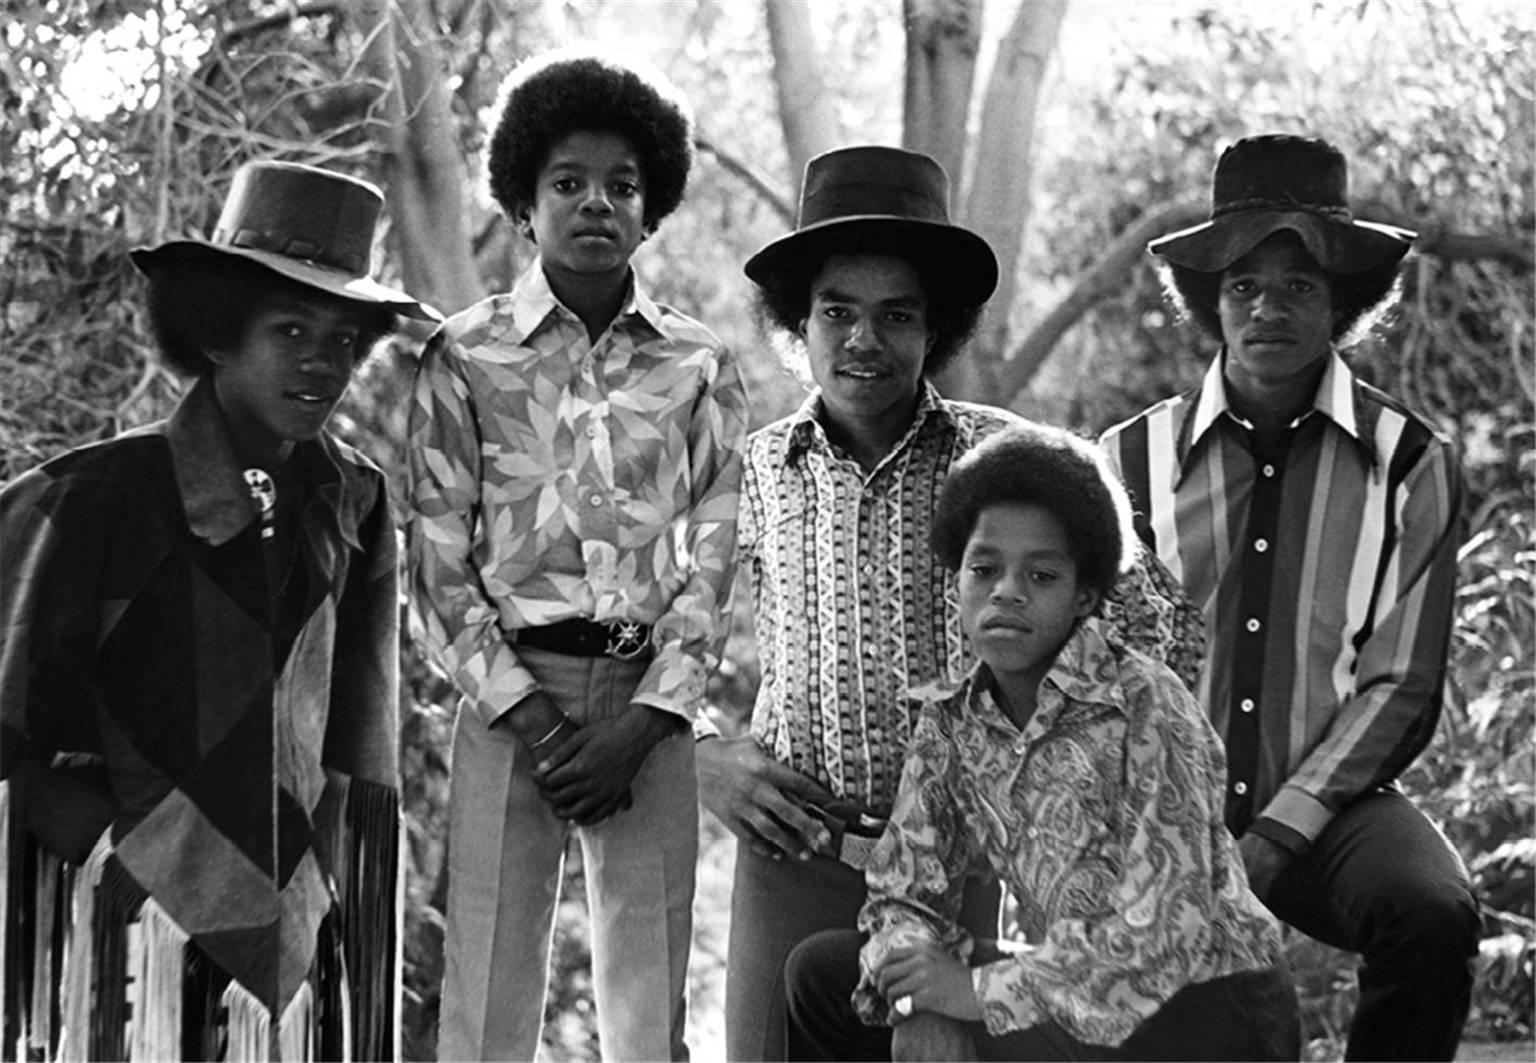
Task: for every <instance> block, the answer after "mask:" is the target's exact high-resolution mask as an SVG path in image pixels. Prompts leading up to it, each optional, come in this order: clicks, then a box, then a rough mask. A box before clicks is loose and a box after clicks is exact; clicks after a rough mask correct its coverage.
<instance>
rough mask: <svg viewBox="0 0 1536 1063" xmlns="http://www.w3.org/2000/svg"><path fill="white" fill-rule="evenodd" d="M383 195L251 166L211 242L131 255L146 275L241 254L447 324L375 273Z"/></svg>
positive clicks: (347, 182)
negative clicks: (168, 267) (376, 277)
mask: <svg viewBox="0 0 1536 1063" xmlns="http://www.w3.org/2000/svg"><path fill="white" fill-rule="evenodd" d="M383 209H384V196H383V194H382V193H381V192H380V191H379V190H378V188H376V187H375V186H373V185H372V184H369V183H368V182H367V181H362V180H359V179H358V178H356V177H348V176H346V175H345V174H339V173H333V172H331V171H330V170H322V169H320V168H318V167H315V166H303V165H300V164H298V163H292V162H248V163H246V164H245V165H244V166H242V167H240V169H239V170H238V171H237V172H236V173H235V180H234V183H233V184H232V185H230V189H229V196H228V197H227V198H226V199H225V200H224V210H223V211H222V212H221V213H220V214H219V221H218V224H217V225H215V226H214V230H213V235H212V237H210V238H209V239H207V240H199V239H186V240H169V241H167V242H165V243H163V244H160V245H159V246H157V247H140V248H135V249H134V250H133V251H131V252H129V255H130V257H131V258H132V259H133V263H134V265H136V266H138V267H139V269H141V270H143V271H144V272H145V273H146V274H148V273H153V272H154V271H155V270H156V269H159V268H161V267H163V266H166V265H169V264H171V263H173V262H186V261H190V260H196V259H198V258H206V257H208V256H214V255H221V256H233V257H236V258H243V259H247V260H249V261H251V262H256V263H258V264H260V265H262V266H265V267H266V268H267V269H270V270H272V271H273V272H274V273H278V274H281V275H282V276H284V277H287V278H288V279H289V280H293V281H297V282H298V283H300V284H303V285H306V286H308V287H310V288H315V289H317V290H319V291H321V292H324V293H326V294H327V295H334V296H337V297H339V298H342V299H350V300H353V301H355V302H359V303H369V304H373V305H378V306H382V307H386V308H388V309H390V310H393V311H394V312H395V313H397V314H403V315H404V316H406V317H412V318H416V319H417V320H420V321H441V320H442V315H441V314H439V313H438V312H437V311H436V310H434V309H433V308H432V307H430V306H428V305H426V304H425V303H422V302H420V301H419V300H416V299H413V298H411V297H410V296H409V295H407V294H406V293H404V292H402V291H397V290H396V289H394V288H390V287H387V286H385V285H383V284H380V283H379V282H378V281H376V280H374V279H373V277H372V276H371V273H372V261H373V244H374V236H375V233H376V231H377V228H378V222H379V215H380V214H381V213H382V212H383Z"/></svg>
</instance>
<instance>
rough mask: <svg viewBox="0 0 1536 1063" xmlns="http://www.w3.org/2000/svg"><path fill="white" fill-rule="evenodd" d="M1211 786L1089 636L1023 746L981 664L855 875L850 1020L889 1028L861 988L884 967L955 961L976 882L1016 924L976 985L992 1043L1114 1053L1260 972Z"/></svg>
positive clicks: (940, 708)
mask: <svg viewBox="0 0 1536 1063" xmlns="http://www.w3.org/2000/svg"><path fill="white" fill-rule="evenodd" d="M1224 771H1225V767H1224V764H1223V760H1222V752H1221V743H1220V741H1219V739H1218V738H1217V736H1216V732H1215V731H1214V730H1213V729H1212V727H1211V725H1210V723H1209V722H1208V721H1207V719H1206V717H1205V715H1204V714H1203V713H1202V712H1201V711H1200V708H1199V706H1198V705H1196V704H1195V700H1194V698H1193V697H1192V696H1191V695H1190V693H1189V691H1188V690H1187V689H1185V687H1184V686H1183V685H1182V684H1181V683H1180V682H1179V681H1178V680H1177V679H1176V678H1175V677H1174V675H1173V673H1172V672H1170V671H1169V670H1168V669H1166V668H1164V667H1162V666H1160V665H1158V664H1156V663H1155V662H1153V661H1151V660H1149V659H1148V658H1146V657H1145V656H1142V655H1141V654H1138V653H1135V652H1133V651H1129V650H1127V649H1125V648H1124V647H1122V646H1119V645H1118V644H1115V643H1112V642H1109V641H1107V640H1106V638H1105V636H1104V633H1103V628H1102V626H1101V624H1100V622H1099V621H1097V620H1094V619H1089V620H1087V621H1085V622H1084V623H1083V624H1082V625H1081V626H1080V627H1079V629H1078V631H1077V632H1076V633H1074V634H1073V636H1072V637H1071V638H1069V639H1068V640H1067V642H1066V644H1065V645H1064V646H1063V647H1062V649H1061V652H1060V653H1059V654H1058V655H1057V658H1056V662H1055V664H1054V665H1053V667H1052V668H1051V671H1050V672H1049V673H1048V674H1047V676H1046V678H1045V680H1044V682H1042V684H1041V687H1040V699H1039V705H1038V707H1037V708H1036V710H1035V713H1034V715H1033V716H1032V717H1031V718H1030V719H1029V720H1028V722H1027V723H1026V724H1025V726H1024V729H1023V730H1022V731H1020V730H1019V728H1017V727H1016V726H1015V725H1014V724H1013V723H1012V722H1011V721H1010V720H1009V719H1008V718H1007V716H1005V715H1004V714H1003V712H1002V710H1001V709H1000V708H999V707H998V704H997V702H996V701H995V700H994V698H993V695H992V692H991V683H990V676H989V674H988V673H987V671H986V669H985V666H982V665H978V666H977V668H976V669H975V670H974V671H973V672H972V673H971V675H970V677H969V678H968V679H967V680H966V682H965V683H964V684H963V685H962V687H961V688H960V689H959V690H958V691H957V692H955V693H953V694H952V695H950V696H948V697H944V698H941V699H939V700H936V701H931V702H929V703H927V704H925V705H924V706H923V707H922V710H921V714H920V716H919V718H918V723H917V727H916V733H915V735H914V737H913V743H912V753H911V756H910V757H909V758H908V759H907V764H906V770H905V773H904V774H903V776H902V780H901V790H900V793H899V795H898V797H897V799H896V809H895V812H894V814H893V816H892V819H891V824H890V827H889V828H888V829H887V830H886V832H885V834H884V836H883V837H882V838H881V840H880V842H879V843H878V845H877V846H876V847H875V851H874V854H873V856H872V858H871V864H870V867H869V870H868V872H867V875H868V880H869V899H868V900H867V901H866V903H865V905H864V909H863V911H862V912H861V913H860V914H859V927H860V929H862V930H864V931H865V932H866V933H868V934H869V935H870V938H869V940H868V942H867V943H866V944H865V946H864V950H863V953H862V955H861V958H860V960H861V963H860V965H861V968H862V971H863V975H862V977H861V979H860V982H859V986H858V988H857V990H856V991H855V994H854V1006H855V1007H856V1008H857V1009H858V1011H859V1014H860V1016H861V1017H862V1018H863V1019H864V1020H865V1021H866V1022H869V1023H871V1024H886V1023H889V1022H890V1019H891V1016H890V1015H889V1013H888V1009H887V1007H886V1004H885V1001H884V999H883V998H882V997H881V996H880V994H879V992H878V990H877V989H876V988H875V983H874V979H873V976H872V974H871V972H873V971H875V970H877V969H878V968H879V966H880V964H881V963H882V961H883V959H884V957H885V956H886V955H887V954H888V953H889V952H890V951H891V949H893V948H895V947H897V946H902V945H913V944H917V943H920V942H939V943H941V944H943V945H944V946H946V947H948V948H950V949H951V950H952V951H953V952H954V953H955V954H956V955H957V956H959V957H960V958H962V959H966V958H968V957H969V955H970V952H971V949H972V946H973V944H974V942H973V941H971V940H970V939H969V938H968V937H967V936H966V934H965V932H964V931H962V930H960V929H959V928H958V927H957V926H956V924H955V916H956V914H957V913H958V912H959V906H960V894H961V887H962V885H963V882H964V879H965V877H966V874H967V873H968V872H969V871H972V870H976V871H985V872H989V873H991V874H994V875H996V876H997V877H999V878H1000V879H1001V880H1002V881H1003V883H1004V885H1005V886H1006V887H1007V889H1008V892H1009V894H1010V897H1011V900H1012V902H1013V904H1012V907H1013V909H1014V910H1015V911H1016V921H1015V925H1014V926H1013V928H1012V930H1013V933H1012V934H1011V935H1010V937H1011V938H1012V941H1011V942H1005V943H1004V947H1005V948H1008V947H1009V946H1010V945H1011V946H1012V948H1009V951H1008V955H1006V956H1005V957H1004V958H1003V959H1000V960H997V961H995V962H992V963H987V964H984V965H981V966H977V967H975V968H973V969H972V979H973V986H974V988H975V992H976V998H977V1000H978V1001H979V1002H980V1004H981V1008H982V1012H983V1019H984V1021H985V1023H986V1026H987V1029H988V1031H989V1032H991V1033H993V1034H1002V1033H1006V1032H1008V1031H1011V1030H1023V1029H1027V1028H1029V1027H1031V1026H1035V1025H1038V1024H1040V1023H1042V1022H1046V1021H1050V1020H1054V1021H1055V1022H1057V1023H1059V1024H1060V1025H1061V1026H1062V1027H1064V1028H1065V1029H1066V1030H1067V1032H1068V1033H1070V1034H1071V1035H1072V1036H1074V1037H1076V1038H1078V1039H1079V1040H1082V1041H1087V1042H1089V1043H1092V1044H1105V1045H1118V1044H1120V1043H1121V1042H1122V1041H1124V1040H1125V1039H1126V1038H1127V1037H1128V1036H1129V1035H1130V1034H1131V1032H1132V1031H1133V1030H1135V1028H1136V1027H1137V1026H1138V1025H1139V1024H1140V1023H1141V1022H1143V1021H1144V1020H1145V1019H1147V1018H1148V1017H1149V1016H1150V1015H1152V1014H1153V1013H1154V1012H1155V1011H1157V1009H1158V1008H1159V1007H1161V1006H1162V1005H1163V1003H1164V1002H1166V1001H1167V1000H1168V999H1169V998H1170V997H1172V996H1173V995H1174V994H1175V993H1176V992H1178V991H1179V990H1180V989H1182V988H1183V987H1184V986H1186V985H1190V984H1193V983H1198V982H1205V981H1210V980H1212V979H1215V978H1220V977H1224V976H1226V975H1230V974H1237V973H1240V972H1243V971H1252V970H1260V969H1263V968H1265V967H1268V966H1271V965H1272V964H1274V963H1275V962H1276V960H1277V958H1278V956H1279V950H1280V932H1279V928H1278V926H1277V924H1276V923H1275V921H1274V919H1273V918H1272V917H1271V916H1270V915H1269V913H1268V912H1267V911H1266V910H1265V909H1264V908H1263V906H1262V905H1261V904H1260V903H1259V901H1258V900H1257V898H1255V897H1254V895H1253V893H1252V892H1251V891H1250V890H1249V888H1248V880H1247V877H1246V875H1245V874H1244V872H1243V864H1242V859H1241V857H1240V856H1239V855H1238V852H1237V847H1236V844H1235V843H1234V842H1233V840H1232V837H1231V835H1230V834H1228V833H1227V829H1226V826H1225V825H1224V824H1223V822H1222V787H1223V783H1224V779H1225V777H1224V774H1223V773H1224Z"/></svg>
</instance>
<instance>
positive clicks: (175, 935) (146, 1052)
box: [128, 897, 187, 1061]
mask: <svg viewBox="0 0 1536 1063" xmlns="http://www.w3.org/2000/svg"><path fill="white" fill-rule="evenodd" d="M186 964H187V934H186V932H185V931H183V930H182V929H181V927H179V926H177V925H176V924H175V922H174V921H172V919H171V917H170V916H169V915H168V914H167V913H166V911H165V909H164V908H162V907H160V905H159V904H158V903H157V902H156V901H155V899H154V898H153V897H151V898H150V899H149V900H147V901H145V902H144V907H143V908H141V909H140V910H139V921H138V923H137V924H136V925H135V926H133V927H131V928H130V929H129V934H128V970H129V971H130V972H132V973H131V975H130V977H131V979H132V980H131V981H130V983H129V985H128V1014H129V1028H128V1058H129V1059H132V1060H150V1061H153V1060H172V1059H180V1058H181V1034H182V1003H183V992H182V990H183V987H182V981H183V975H184V973H185V971H186Z"/></svg>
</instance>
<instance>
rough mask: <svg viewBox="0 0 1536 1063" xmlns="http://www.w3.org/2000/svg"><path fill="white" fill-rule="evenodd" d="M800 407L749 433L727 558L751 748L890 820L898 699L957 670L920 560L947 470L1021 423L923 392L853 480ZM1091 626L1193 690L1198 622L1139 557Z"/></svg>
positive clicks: (959, 656)
mask: <svg viewBox="0 0 1536 1063" xmlns="http://www.w3.org/2000/svg"><path fill="white" fill-rule="evenodd" d="M819 411H820V401H819V399H818V397H817V396H815V395H812V396H811V397H810V398H809V399H808V400H807V401H806V402H805V403H804V404H803V405H802V406H801V408H800V409H799V411H798V412H796V413H794V414H792V415H790V416H789V417H787V418H784V419H783V420H780V421H777V422H775V423H774V424H771V425H768V426H767V427H765V428H763V429H761V430H759V431H757V432H755V433H753V436H752V438H751V439H750V440H749V441H748V445H747V468H746V474H745V477H744V480H743V504H742V514H741V558H742V563H743V564H744V565H745V566H746V567H747V570H748V575H749V576H750V580H751V586H752V595H753V608H754V620H755V625H756V632H757V645H758V653H759V656H760V660H761V667H762V684H761V686H760V687H759V688H758V693H757V700H756V704H755V705H754V707H753V713H752V733H753V734H754V736H756V738H757V739H758V741H759V742H760V743H761V744H762V746H763V748H764V749H765V750H766V751H768V753H769V755H770V756H773V757H774V758H775V759H777V760H779V761H780V762H781V763H784V764H787V765H788V766H790V767H792V768H794V769H795V770H797V771H799V772H802V773H803V774H806V775H809V776H811V777H813V778H815V779H817V780H818V781H820V782H821V783H822V784H823V785H825V786H827V787H828V788H829V789H830V790H832V792H833V793H835V794H837V795H838V796H840V797H842V798H844V799H847V800H850V801H854V802H857V803H859V804H862V805H865V806H867V807H869V808H870V809H873V810H875V811H882V812H883V811H885V810H888V809H889V808H890V807H891V803H892V801H893V800H894V799H895V796H896V784H897V782H898V781H899V780H900V778H901V763H902V758H903V757H904V756H905V755H906V750H907V742H908V739H909V738H910V737H911V733H912V731H911V725H912V719H911V716H910V708H909V706H910V704H911V703H910V700H909V698H908V691H909V690H911V689H914V688H917V687H924V686H928V685H931V684H933V683H936V682H937V683H941V684H943V685H946V686H951V687H952V686H954V685H955V684H956V683H958V682H959V681H960V679H961V678H962V677H963V676H964V675H965V672H966V669H967V667H968V666H969V659H970V658H969V650H968V649H967V647H966V646H965V643H964V638H963V635H962V633H961V630H960V619H959V612H958V604H957V597H956V594H955V587H954V579H953V577H952V576H951V574H950V573H948V572H946V571H945V569H944V567H943V566H942V565H940V564H939V563H938V561H937V559H935V558H934V556H933V552H932V551H931V549H930V548H929V534H930V530H931V528H932V526H933V515H934V509H935V507H936V506H937V503H938V498H939V493H940V491H941V489H942V488H943V486H944V479H945V477H946V475H947V474H948V472H949V468H950V466H951V465H952V464H953V463H954V462H955V461H956V460H957V459H958V458H959V457H960V456H961V455H962V454H964V453H965V452H967V451H968V450H970V449H971V448H972V447H974V446H976V445H977V444H978V443H980V442H981V441H982V440H983V439H985V438H987V437H988V436H990V435H992V434H993V433H995V432H997V431H998V430H999V429H1002V428H1004V427H1006V426H1008V425H1010V424H1017V423H1019V418H1018V417H1016V416H1015V415H1014V414H1011V413H1008V412H1006V411H1004V410H999V409H995V408H993V407H989V406H980V405H974V404H971V403H964V402H955V401H952V400H948V399H944V398H942V397H941V396H940V395H939V394H938V392H937V391H936V390H934V389H933V387H932V386H931V385H927V384H925V385H924V391H923V394H922V395H921V397H920V400H919V406H918V410H917V416H916V418H915V420H914V422H913V424H912V427H911V428H910V429H909V430H908V432H907V434H906V435H905V436H904V437H903V438H902V440H901V441H900V442H899V443H898V444H897V446H896V447H894V448H893V449H892V450H891V453H890V454H888V455H886V457H885V459H884V460H883V461H881V463H880V464H879V465H878V466H877V467H876V468H875V469H874V470H873V471H872V472H869V473H866V472H865V471H864V470H863V469H862V468H861V467H860V466H859V464H858V463H857V462H856V461H854V460H853V459H852V458H850V457H848V456H846V455H843V454H841V453H840V452H838V451H837V450H836V449H835V448H833V447H832V446H831V444H830V443H829V442H828V440H827V437H826V433H825V431H824V430H823V429H822V426H821V424H820V422H819V421H818V420H817V415H818V413H819ZM1111 599H1112V600H1111V601H1108V602H1106V604H1105V616H1106V617H1107V618H1108V619H1110V620H1111V621H1113V622H1114V623H1115V624H1116V625H1117V626H1118V627H1119V628H1120V629H1121V630H1122V632H1123V633H1124V636H1125V639H1126V641H1127V642H1128V643H1129V644H1131V645H1134V646H1136V647H1137V648H1139V649H1142V650H1144V651H1145V652H1147V653H1150V654H1151V655H1152V656H1154V657H1157V658H1159V659H1164V660H1166V661H1167V662H1168V663H1169V664H1170V665H1172V666H1173V667H1174V669H1175V671H1181V672H1182V674H1183V675H1184V676H1185V678H1186V681H1189V682H1193V680H1194V676H1195V672H1196V670H1197V669H1198V667H1199V662H1200V659H1201V657H1202V654H1203V652H1204V641H1203V633H1202V632H1201V630H1200V624H1201V620H1200V617H1199V615H1198V613H1197V612H1196V611H1195V609H1194V608H1193V606H1191V605H1190V603H1189V602H1188V600H1187V598H1186V597H1185V595H1184V593H1183V591H1182V590H1180V589H1179V586H1178V584H1177V582H1176V581H1174V580H1173V579H1172V578H1171V576H1169V574H1168V573H1167V572H1166V571H1163V570H1162V569H1161V566H1160V565H1158V564H1157V562H1156V561H1155V560H1153V559H1151V557H1150V555H1149V554H1143V557H1142V559H1141V560H1139V561H1138V563H1137V566H1136V568H1135V569H1134V570H1133V571H1132V572H1131V573H1129V574H1128V575H1127V576H1126V577H1125V578H1124V579H1122V580H1121V581H1120V584H1119V585H1118V586H1117V588H1116V591H1115V593H1114V594H1113V595H1112V596H1111Z"/></svg>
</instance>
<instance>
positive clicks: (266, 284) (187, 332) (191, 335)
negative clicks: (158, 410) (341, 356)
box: [148, 255, 397, 377]
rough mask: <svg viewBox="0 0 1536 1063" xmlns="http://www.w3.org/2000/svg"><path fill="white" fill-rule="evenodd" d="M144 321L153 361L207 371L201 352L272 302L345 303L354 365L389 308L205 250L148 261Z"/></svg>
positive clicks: (387, 325)
mask: <svg viewBox="0 0 1536 1063" xmlns="http://www.w3.org/2000/svg"><path fill="white" fill-rule="evenodd" d="M148 283H149V298H148V310H149V326H150V331H151V332H152V333H153V334H154V337H155V342H156V344H157V345H158V347H159V350H160V360H161V362H163V363H164V364H165V366H166V367H167V368H169V369H171V370H172V371H173V372H175V373H177V374H179V375H181V376H183V377H202V376H207V375H208V374H210V373H212V372H213V368H214V366H213V362H212V361H211V360H210V359H209V358H208V355H207V354H205V353H204V352H205V351H221V350H224V351H227V350H233V349H234V348H235V347H238V346H239V345H240V344H241V343H242V342H243V341H244V339H245V336H246V333H247V331H248V330H249V328H250V324H251V322H252V321H253V320H254V319H255V317H256V315H257V314H258V313H260V312H261V310H262V309H263V308H264V307H266V306H267V305H269V304H270V303H271V301H272V300H273V299H278V298H284V297H291V298H298V299H304V300H309V301H315V302H323V303H326V304H328V305H335V306H340V307H345V308H346V309H348V310H351V311H353V312H354V313H355V314H356V318H355V321H356V323H357V328H358V336H357V347H356V356H355V358H354V359H353V363H352V364H353V365H354V366H356V365H357V364H358V363H359V362H361V361H363V359H365V358H367V357H368V355H369V353H370V352H371V351H372V350H373V348H374V347H375V346H377V345H378V342H379V341H380V340H382V339H383V338H384V337H385V336H387V335H389V334H390V333H392V332H394V331H395V328H396V325H397V319H396V317H395V314H394V311H392V310H389V309H388V308H386V307H383V306H380V305H377V304H374V303H364V302H356V301H353V300H351V299H342V298H339V297H337V296H334V295H329V294H327V293H325V292H322V291H320V290H319V289H317V288H311V287H309V286H308V285H307V284H301V283H299V282H298V281H295V280H289V279H288V278H287V277H284V276H283V275H282V274H280V273H276V272H274V271H273V270H270V269H267V268H266V267H265V266H263V265H260V264H258V263H256V262H251V261H249V260H247V259H243V258H239V257H236V256H234V255H204V256H198V257H196V258H186V259H177V260H173V261H170V262H166V263H164V264H161V265H157V266H155V267H154V268H153V269H152V270H151V271H150V272H149V274H148Z"/></svg>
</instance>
